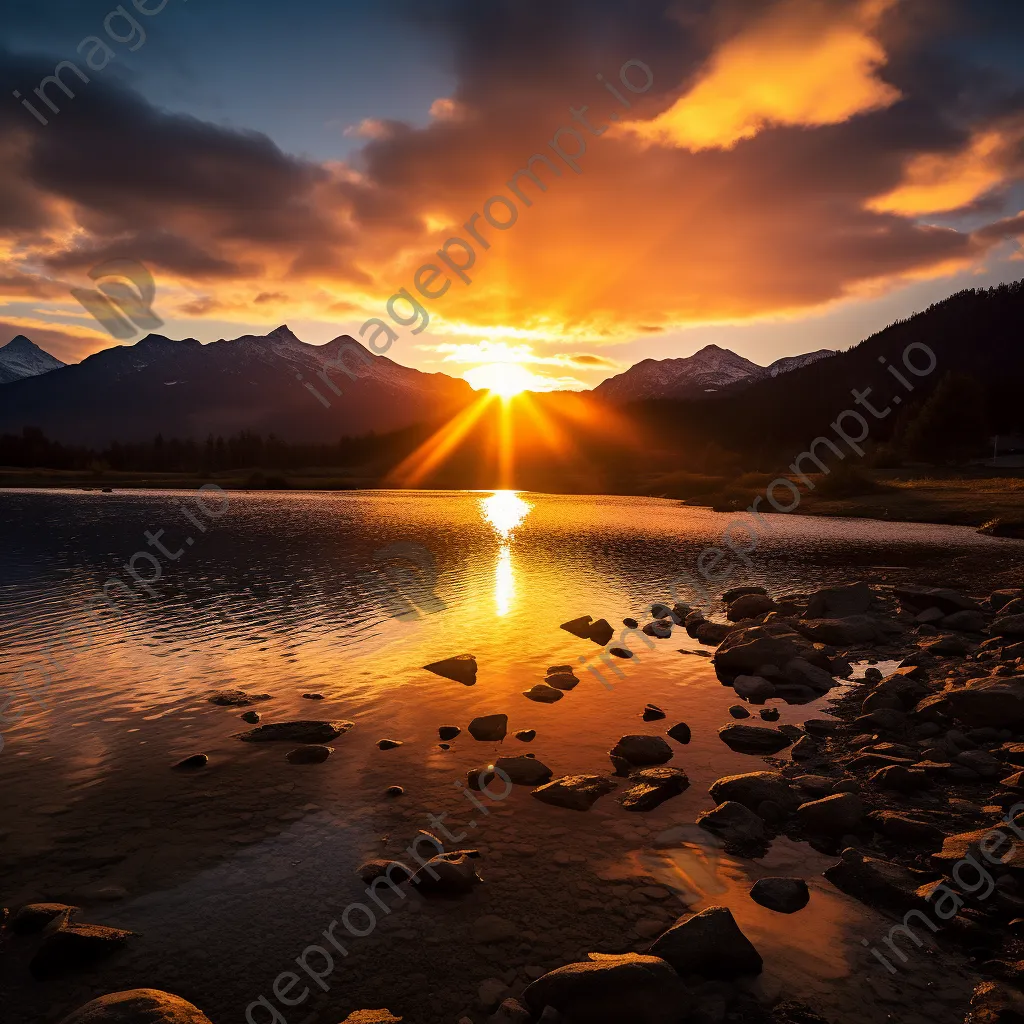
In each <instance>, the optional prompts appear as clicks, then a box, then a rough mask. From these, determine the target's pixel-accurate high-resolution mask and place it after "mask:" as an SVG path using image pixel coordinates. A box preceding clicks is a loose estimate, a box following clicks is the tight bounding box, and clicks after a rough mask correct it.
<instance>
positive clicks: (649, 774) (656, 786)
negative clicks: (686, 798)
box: [621, 768, 690, 811]
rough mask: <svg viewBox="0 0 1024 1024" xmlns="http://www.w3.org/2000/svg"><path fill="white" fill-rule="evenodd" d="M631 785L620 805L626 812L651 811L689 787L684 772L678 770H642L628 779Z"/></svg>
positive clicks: (688, 781)
mask: <svg viewBox="0 0 1024 1024" xmlns="http://www.w3.org/2000/svg"><path fill="white" fill-rule="evenodd" d="M629 781H630V782H631V783H632V785H631V786H630V788H629V789H627V790H626V792H625V794H623V797H622V800H621V803H622V806H623V807H624V808H625V809H626V810H627V811H652V810H654V808H655V807H658V806H659V805H660V804H663V803H664V802H665V801H666V800H668V799H670V798H671V797H674V796H678V795H679V794H680V793H682V792H683V791H684V790H685V789H686V788H687V787H688V786H689V785H690V780H689V778H687V775H686V772H684V771H682V770H681V769H679V768H643V769H641V770H640V771H638V772H634V773H633V774H632V775H630V777H629Z"/></svg>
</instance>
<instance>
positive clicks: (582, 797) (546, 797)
mask: <svg viewBox="0 0 1024 1024" xmlns="http://www.w3.org/2000/svg"><path fill="white" fill-rule="evenodd" d="M615 788H616V784H615V783H614V782H613V781H612V780H611V779H609V778H606V777H605V776H603V775H565V776H563V777H562V778H560V779H555V780H554V781H553V782H549V783H548V784H547V785H546V786H540V787H539V788H538V789H535V790H534V791H533V792H532V793H531V794H530V795H531V796H535V797H536V798H537V799H538V800H540V801H541V802H542V803H545V804H554V806H555V807H566V808H568V809H569V810H572V811H589V810H590V808H591V807H593V806H594V803H595V802H596V801H597V800H598V799H599V798H600V797H602V796H604V795H605V794H606V793H610V792H611V791H612V790H613V789H615Z"/></svg>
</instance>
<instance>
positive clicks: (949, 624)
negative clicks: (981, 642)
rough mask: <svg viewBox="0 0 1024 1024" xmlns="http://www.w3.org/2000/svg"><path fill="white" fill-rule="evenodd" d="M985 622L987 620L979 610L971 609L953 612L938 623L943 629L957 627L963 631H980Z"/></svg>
mask: <svg viewBox="0 0 1024 1024" xmlns="http://www.w3.org/2000/svg"><path fill="white" fill-rule="evenodd" d="M987 624H988V620H987V619H986V618H985V616H984V615H983V614H982V613H981V612H972V611H962V612H953V614H952V615H947V616H946V617H945V618H944V619H943V620H942V621H941V622H940V623H939V625H940V626H942V628H943V629H958V630H960V631H961V632H963V633H980V632H982V631H983V630H984V628H985V626H986V625H987ZM936 653H939V652H936Z"/></svg>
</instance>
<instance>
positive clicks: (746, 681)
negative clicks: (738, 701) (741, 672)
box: [732, 676, 775, 704]
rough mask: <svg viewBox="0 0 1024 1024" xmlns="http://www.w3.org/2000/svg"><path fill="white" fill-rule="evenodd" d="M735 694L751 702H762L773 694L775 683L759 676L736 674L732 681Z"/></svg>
mask: <svg viewBox="0 0 1024 1024" xmlns="http://www.w3.org/2000/svg"><path fill="white" fill-rule="evenodd" d="M732 687H733V689H734V690H735V691H736V694H737V696H739V697H742V698H743V699H744V700H749V701H750V703H751V704H763V703H764V702H765V701H766V700H768V699H769V698H770V697H774V696H775V684H774V683H770V682H769V681H768V680H767V679H764V678H763V677H761V676H737V677H736V678H735V679H734V680H733V681H732Z"/></svg>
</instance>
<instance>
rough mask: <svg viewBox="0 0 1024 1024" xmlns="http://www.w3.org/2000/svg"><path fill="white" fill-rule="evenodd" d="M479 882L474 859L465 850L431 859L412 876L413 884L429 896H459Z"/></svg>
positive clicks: (454, 851) (442, 854)
mask: <svg viewBox="0 0 1024 1024" xmlns="http://www.w3.org/2000/svg"><path fill="white" fill-rule="evenodd" d="M479 881H481V878H480V876H479V875H478V874H477V873H476V867H475V865H474V864H473V859H472V858H471V857H470V856H469V854H468V853H466V852H465V851H463V850H453V851H451V852H450V853H441V854H438V855H437V856H436V857H431V858H430V860H428V861H427V862H426V863H425V864H424V865H423V866H422V867H421V868H419V870H417V872H416V873H415V874H414V875H413V876H412V884H413V885H414V886H416V888H417V889H419V890H420V892H422V893H424V894H425V895H428V896H459V895H461V894H462V893H467V892H469V891H470V890H471V889H472V888H473V886H474V885H476V883H477V882H479Z"/></svg>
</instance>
